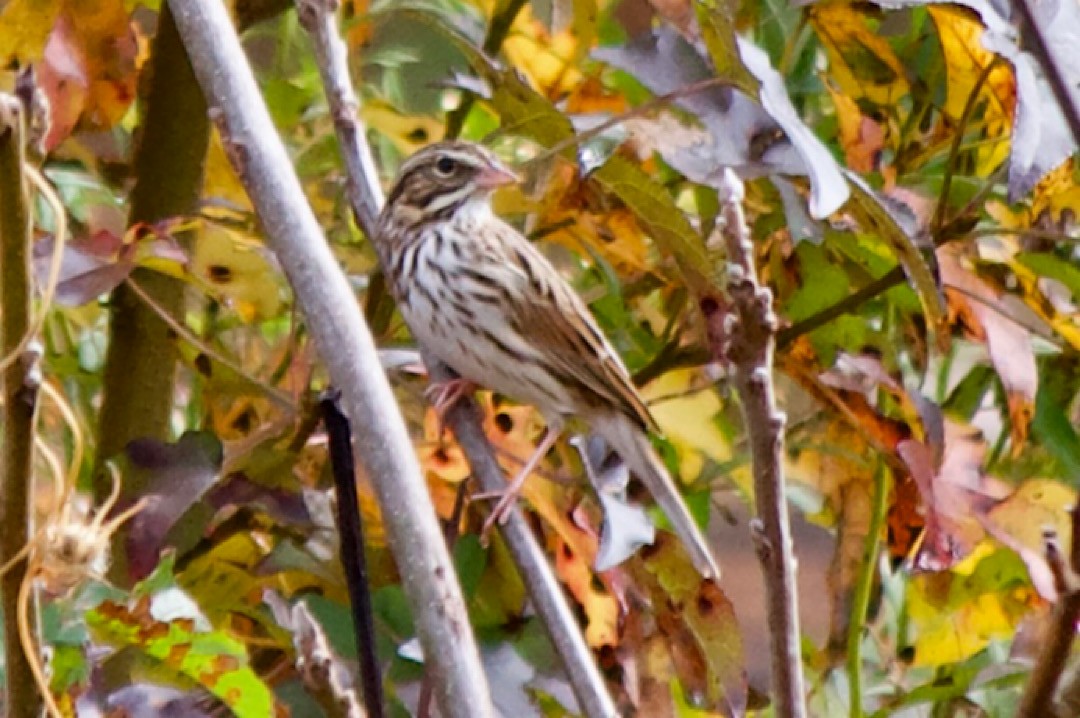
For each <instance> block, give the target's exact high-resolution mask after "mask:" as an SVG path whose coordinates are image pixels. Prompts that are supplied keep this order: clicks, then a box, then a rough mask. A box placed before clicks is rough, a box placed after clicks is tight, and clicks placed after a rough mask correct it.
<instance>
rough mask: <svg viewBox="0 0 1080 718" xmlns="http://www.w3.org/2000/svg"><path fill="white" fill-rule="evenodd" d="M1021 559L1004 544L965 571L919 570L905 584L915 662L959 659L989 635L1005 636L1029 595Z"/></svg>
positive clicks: (932, 663)
mask: <svg viewBox="0 0 1080 718" xmlns="http://www.w3.org/2000/svg"><path fill="white" fill-rule="evenodd" d="M1025 573H1026V572H1025V569H1024V564H1023V563H1022V562H1021V561H1020V559H1019V558H1018V557H1017V555H1016V554H1015V553H1013V552H1012V551H1009V550H999V551H996V552H994V553H992V554H990V555H988V556H986V557H985V558H983V559H982V560H980V561H979V562H978V564H977V565H976V566H975V568H974V571H972V572H971V573H970V575H962V574H958V573H952V572H950V573H940V574H924V575H921V576H915V577H913V578H912V580H911V581H910V582H909V584H908V588H907V595H906V605H907V606H908V611H909V613H910V620H911V624H912V630H913V636H914V647H915V657H914V659H913V665H916V666H943V665H947V664H949V663H953V662H956V661H961V660H964V659H965V658H968V657H970V656H972V655H974V654H975V653H977V652H978V651H981V650H982V649H983V648H985V647H986V646H987V644H988V643H989V642H990V641H991V640H992V639H1006V638H1010V637H1011V636H1012V635H1013V633H1014V632H1015V630H1016V625H1017V622H1018V621H1019V619H1020V617H1021V616H1022V615H1023V613H1024V612H1025V611H1026V610H1027V609H1028V608H1029V602H1030V601H1031V600H1032V599H1033V598H1034V595H1033V592H1032V591H1031V590H1030V588H1028V587H1027V581H1026V577H1025Z"/></svg>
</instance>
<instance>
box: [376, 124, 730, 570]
mask: <svg viewBox="0 0 1080 718" xmlns="http://www.w3.org/2000/svg"><path fill="white" fill-rule="evenodd" d="M518 181H519V178H518V176H517V175H516V174H515V173H514V172H513V171H512V170H511V169H510V168H509V167H508V166H507V165H506V164H504V163H503V162H502V161H501V160H500V159H499V158H498V157H497V156H496V155H495V154H494V153H493V152H492V151H491V150H489V149H488V148H486V147H484V146H483V145H480V144H477V143H473V142H468V141H463V140H447V141H441V142H437V143H434V144H431V145H428V146H426V147H424V148H422V149H420V150H418V151H417V152H416V153H414V154H413V155H412V156H410V157H409V158H408V159H406V160H405V161H404V162H403V163H402V165H401V167H400V169H399V171H398V175H397V178H396V179H395V180H394V182H393V183H392V185H391V187H390V190H389V192H388V193H387V198H386V203H385V205H384V207H383V208H382V210H381V212H380V214H379V218H378V223H377V225H376V231H375V237H374V242H373V244H374V245H375V247H376V252H377V254H378V255H379V260H380V263H381V265H382V267H383V271H384V273H385V276H386V279H387V285H388V288H389V290H390V293H391V295H392V296H393V298H394V300H395V302H396V303H397V306H398V308H399V310H400V312H401V315H402V318H403V319H404V321H405V323H406V325H408V327H409V330H410V332H411V333H412V335H413V337H414V339H416V341H417V342H418V343H419V344H420V346H421V347H423V348H424V349H425V350H426V351H427V352H429V353H431V354H433V355H434V356H435V357H436V358H437V359H438V360H439V361H441V362H442V363H443V364H445V365H447V366H449V367H450V368H451V369H452V370H453V371H454V372H455V373H456V374H457V376H458V377H459V379H457V380H454V381H452V382H448V383H446V384H444V385H442V386H438V385H436V386H434V387H432V388H431V389H430V392H429V396H430V397H431V398H432V399H433V402H434V404H435V408H436V411H437V412H442V411H445V409H446V408H447V407H448V406H449V405H451V404H452V403H453V402H454V401H456V400H457V399H458V398H459V397H460V396H462V395H464V394H466V393H469V392H470V391H471V390H472V389H473V388H475V387H476V386H482V387H486V388H487V389H490V390H492V391H494V392H497V393H499V394H501V395H503V396H506V397H508V398H510V399H512V400H514V401H517V402H520V403H523V404H529V405H532V406H534V407H535V408H536V409H537V410H538V411H539V412H540V414H541V415H542V416H543V418H544V421H545V422H546V425H547V428H546V431H545V434H544V437H543V438H542V439H541V441H540V442H539V443H538V445H537V447H536V450H535V452H534V453H533V455H532V456H531V457H530V458H529V459H528V460H527V461H526V462H525V463H524V465H523V466H522V468H521V469H520V470H519V471H518V473H517V475H516V476H515V478H514V479H513V480H512V481H510V482H509V484H508V488H507V490H506V491H505V492H502V499H501V500H500V502H499V503H498V504H497V505H496V506H495V507H494V509H493V512H492V515H491V517H490V518H489V519H488V520H489V521H491V520H492V519H496V518H498V520H500V521H505V517H506V515H507V514H508V512H509V508H510V507H512V506H513V505H514V503H515V502H516V499H517V494H518V492H519V491H520V488H521V485H522V484H523V482H524V481H525V478H526V477H527V476H528V475H530V474H531V473H532V472H533V471H534V470H535V468H536V467H537V465H538V464H539V463H540V461H541V460H542V459H543V458H544V456H546V454H547V452H548V451H549V450H550V449H551V448H552V446H554V444H555V442H556V441H557V440H558V438H559V436H560V435H561V433H562V432H563V430H564V429H565V428H566V426H567V422H568V421H570V420H571V419H576V420H581V421H584V422H585V423H586V424H587V425H588V426H589V427H590V428H591V429H592V431H594V432H596V433H598V434H599V435H600V436H602V437H603V438H604V439H605V440H606V441H607V443H608V444H609V445H610V446H611V448H612V449H613V450H614V451H615V452H616V453H617V454H618V455H619V456H620V457H621V458H622V460H623V461H624V462H625V463H626V465H627V466H628V468H629V469H630V471H631V472H632V473H633V474H634V475H636V476H637V477H638V478H639V479H640V480H641V481H642V482H643V483H644V484H645V486H646V488H648V490H649V492H650V493H651V494H652V496H653V498H654V499H655V500H656V502H657V503H658V504H659V506H660V507H661V509H663V511H664V513H665V514H666V515H667V517H668V520H669V521H670V523H671V525H672V527H673V528H674V529H675V532H676V534H677V535H678V536H679V538H680V539H681V541H682V542H683V544H684V545H685V547H686V550H687V552H688V555H689V557H690V559H691V561H692V562H693V564H694V566H695V567H696V568H697V570H698V571H699V573H701V574H702V576H703V577H705V578H716V579H718V578H719V576H720V569H719V565H718V563H717V562H716V561H715V560H714V558H713V556H712V553H711V551H710V550H709V547H708V543H707V542H706V540H705V538H704V536H703V535H702V532H701V530H700V529H699V527H698V525H697V523H696V522H695V520H694V518H693V516H691V514H690V512H689V510H688V509H687V506H686V503H685V502H684V501H683V499H682V496H681V494H680V493H679V491H678V489H677V488H676V486H675V483H674V482H673V481H672V478H671V476H670V474H669V473H668V471H667V469H666V468H665V466H664V464H663V462H662V461H661V459H660V457H659V456H658V455H657V454H656V451H655V449H654V448H653V446H652V444H651V442H650V439H649V434H650V433H652V432H657V425H656V422H655V420H654V419H653V417H652V415H651V414H650V413H649V409H648V407H647V406H646V404H645V401H644V400H643V399H642V397H641V395H640V393H639V392H638V390H637V388H636V387H635V386H634V383H633V381H632V380H631V378H630V374H629V372H628V371H627V369H626V365H625V364H624V363H623V361H622V359H621V358H620V357H619V355H618V353H617V352H616V351H615V349H614V348H613V347H612V345H611V343H610V342H609V341H608V339H607V338H606V337H605V336H604V334H603V332H602V331H601V330H600V327H599V326H598V325H597V322H596V320H595V318H594V317H593V316H592V314H591V313H590V311H589V309H588V308H587V306H586V305H585V302H584V301H583V300H582V299H581V298H580V297H579V296H578V294H577V293H576V292H575V291H574V289H573V288H572V287H571V286H570V284H569V283H568V282H567V281H566V280H565V279H564V278H563V277H562V275H560V274H559V271H558V270H557V269H556V268H555V267H554V266H553V265H552V264H551V262H550V261H549V260H548V259H547V257H545V256H544V254H543V253H542V252H541V251H540V250H539V249H538V248H537V247H535V246H534V245H533V244H532V243H531V242H530V241H529V240H528V239H526V238H525V237H524V235H522V234H521V233H520V232H519V231H518V230H517V229H515V228H514V227H513V226H512V225H510V224H508V223H507V222H505V221H504V220H502V219H501V218H499V217H498V216H496V215H495V214H494V212H493V210H492V207H491V195H492V193H493V192H494V191H495V190H496V189H497V188H499V187H503V186H506V185H510V184H514V183H516V182H518Z"/></svg>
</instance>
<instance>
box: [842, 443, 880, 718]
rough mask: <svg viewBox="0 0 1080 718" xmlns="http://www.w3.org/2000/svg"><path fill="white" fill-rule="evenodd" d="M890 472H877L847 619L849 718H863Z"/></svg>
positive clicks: (878, 468)
mask: <svg viewBox="0 0 1080 718" xmlns="http://www.w3.org/2000/svg"><path fill="white" fill-rule="evenodd" d="M889 477H890V472H889V469H888V467H887V466H886V465H885V464H883V463H882V464H878V467H877V471H875V472H874V499H873V504H872V505H871V513H870V529H869V532H868V533H867V534H866V546H865V553H864V555H863V560H862V565H861V566H860V567H859V577H858V579H857V580H856V582H855V588H854V590H853V591H852V597H851V616H850V617H849V619H848V638H847V674H848V675H847V678H848V696H849V698H848V705H849V707H848V715H849V716H851V718H862V715H863V709H862V639H863V632H864V631H865V630H866V614H867V611H868V610H869V607H870V593H871V592H872V590H873V588H874V576H875V575H877V571H878V553H879V552H880V551H881V530H882V528H884V526H885V516H886V514H887V513H888V509H889V483H890V482H889Z"/></svg>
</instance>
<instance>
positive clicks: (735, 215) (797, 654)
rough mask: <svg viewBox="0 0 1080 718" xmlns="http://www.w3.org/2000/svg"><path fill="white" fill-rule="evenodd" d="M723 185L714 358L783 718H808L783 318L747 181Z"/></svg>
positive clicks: (728, 180)
mask: <svg viewBox="0 0 1080 718" xmlns="http://www.w3.org/2000/svg"><path fill="white" fill-rule="evenodd" d="M723 184H724V186H723V188H722V189H721V190H720V201H721V214H722V217H721V221H718V222H717V229H716V233H715V234H714V236H713V238H711V239H710V242H709V244H710V246H719V245H721V244H722V245H723V247H724V248H725V249H726V250H727V263H728V266H727V274H728V276H727V295H728V296H727V297H726V298H705V299H703V300H702V309H703V310H704V311H705V314H706V320H707V322H708V331H709V342H710V348H711V350H712V351H713V354H714V355H715V356H716V358H717V359H718V360H720V361H723V362H725V363H726V364H728V365H729V366H730V367H732V368H733V370H734V376H733V379H734V384H735V388H736V390H737V392H738V395H739V402H740V404H741V405H742V410H743V417H744V419H745V422H746V431H747V433H748V434H749V438H750V458H751V463H752V465H753V474H754V503H755V504H756V506H757V519H756V520H755V522H754V525H752V527H751V528H752V529H754V528H755V526H756V530H755V533H754V539H755V541H754V543H755V546H756V548H757V553H758V558H759V560H760V561H761V567H762V572H763V573H764V576H765V593H766V603H767V613H766V615H767V618H768V625H769V641H770V644H769V649H770V659H771V668H772V692H773V696H772V697H773V700H774V701H775V705H776V715H778V716H783V717H784V718H804V716H805V715H806V703H805V698H804V696H805V695H806V689H805V682H804V679H803V671H802V654H801V651H800V637H799V611H798V600H797V593H796V586H795V553H794V549H793V546H792V541H791V525H790V523H789V521H788V509H787V499H786V498H785V496H784V471H783V466H784V465H783V437H784V422H785V420H786V417H785V416H784V414H783V412H781V411H779V410H778V409H777V408H776V394H775V389H774V387H773V351H774V348H775V344H776V323H777V322H776V315H775V314H774V313H773V308H772V293H771V292H770V291H769V289H768V287H763V286H762V285H761V284H760V283H759V282H758V278H757V270H756V268H755V266H754V247H753V245H752V244H751V242H750V232H749V229H748V228H747V226H746V219H745V217H744V216H743V211H742V199H743V185H742V182H741V180H739V179H738V177H736V176H735V173H734V172H732V171H731V170H730V169H727V170H725V173H724V182H723ZM717 235H719V236H717ZM725 304H726V305H727V306H726V307H725V306H724V305H725Z"/></svg>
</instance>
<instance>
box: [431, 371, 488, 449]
mask: <svg viewBox="0 0 1080 718" xmlns="http://www.w3.org/2000/svg"><path fill="white" fill-rule="evenodd" d="M474 391H476V384H475V383H474V382H471V381H469V380H468V379H462V378H461V377H454V378H453V379H447V380H446V381H433V382H431V383H429V384H428V385H427V388H426V389H424V398H425V399H427V400H428V402H429V403H430V404H431V408H432V409H434V410H435V416H436V417H437V418H438V419H439V437H440V438H442V435H443V432H445V431H446V412H448V411H450V407H452V406H453V405H454V404H456V403H458V402H459V401H460V400H461V399H462V398H463V397H466V396H468V395H469V394H472V393H473V392H474Z"/></svg>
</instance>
